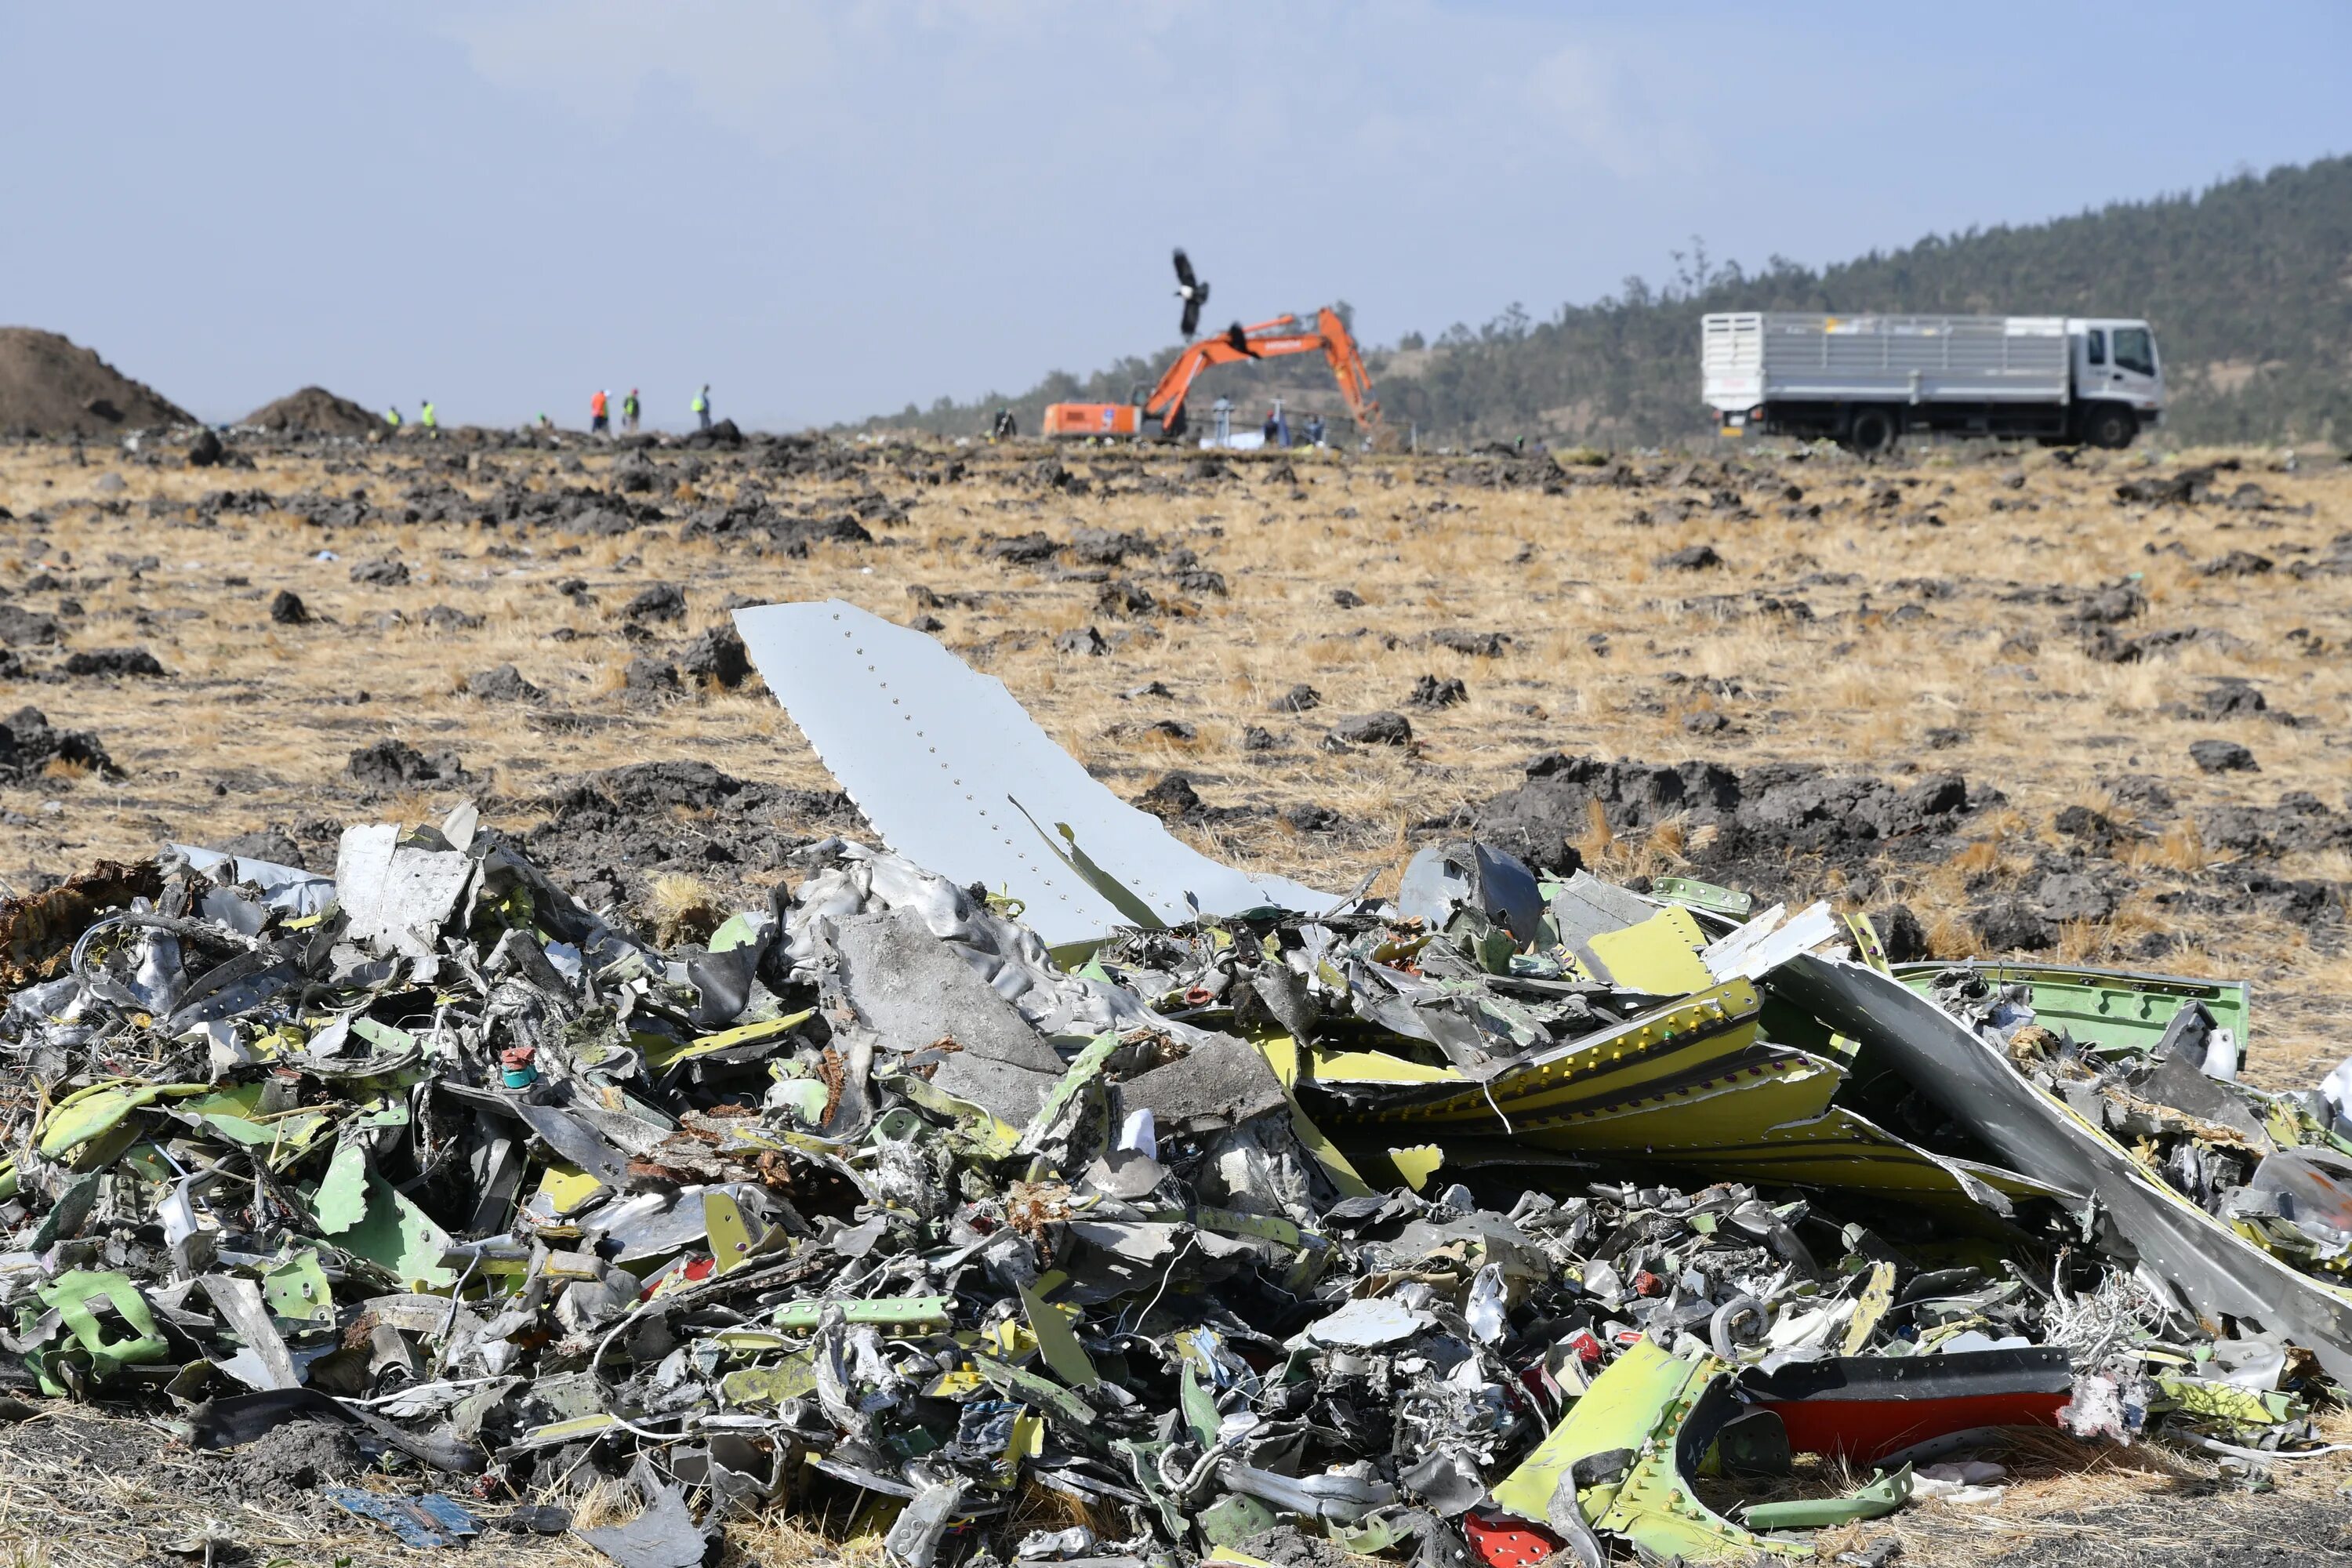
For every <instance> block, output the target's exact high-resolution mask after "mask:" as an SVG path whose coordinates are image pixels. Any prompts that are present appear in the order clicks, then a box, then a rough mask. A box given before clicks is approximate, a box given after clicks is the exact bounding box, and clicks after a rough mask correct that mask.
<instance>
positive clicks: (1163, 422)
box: [1045, 306, 1384, 447]
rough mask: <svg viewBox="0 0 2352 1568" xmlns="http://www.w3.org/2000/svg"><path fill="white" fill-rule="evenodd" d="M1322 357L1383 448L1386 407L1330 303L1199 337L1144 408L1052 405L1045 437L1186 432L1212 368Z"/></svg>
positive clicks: (1368, 431) (1365, 427)
mask: <svg viewBox="0 0 2352 1568" xmlns="http://www.w3.org/2000/svg"><path fill="white" fill-rule="evenodd" d="M1308 353H1320V354H1321V355H1322V356H1323V357H1324V358H1325V359H1327V360H1328V361H1330V362H1331V375H1332V379H1333V380H1335V381H1337V382H1338V383H1339V395H1340V396H1341V397H1342V398H1344V399H1346V400H1347V404H1348V412H1349V413H1350V414H1352V415H1354V416H1355V418H1356V424H1357V426H1358V427H1359V428H1360V429H1361V430H1362V431H1363V432H1364V434H1365V435H1367V436H1369V437H1371V438H1372V444H1373V446H1374V447H1378V446H1379V445H1380V444H1381V440H1380V438H1381V436H1382V434H1383V433H1384V432H1383V430H1382V427H1381V405H1379V404H1378V403H1377V402H1375V401H1373V398H1372V378H1371V377H1370V375H1369V374H1366V372H1365V370H1364V356H1363V355H1362V354H1361V353H1359V352H1357V349H1356V340H1355V339H1354V338H1352V337H1350V336H1349V334H1348V324H1347V323H1346V322H1345V321H1341V320H1339V312H1338V311H1336V310H1332V309H1331V308H1330V307H1328V306H1326V307H1324V308H1323V309H1322V310H1318V311H1316V312H1315V320H1314V321H1313V322H1312V323H1309V322H1308V321H1305V320H1304V319H1303V318H1301V317H1297V316H1276V317H1275V318H1274V319H1273V320H1272V321H1260V322H1259V323H1257V325H1255V326H1254V327H1244V326H1243V325H1242V324H1241V323H1240V322H1238V321H1236V322H1234V324H1233V325H1232V326H1231V327H1229V328H1227V329H1226V330H1225V331H1224V333H1223V336H1221V337H1213V338H1202V340H1201V341H1200V342H1196V343H1192V344H1190V345H1188V346H1187V347H1186V348H1185V350H1184V352H1183V353H1181V354H1179V355H1177V356H1176V363H1173V364H1171V365H1170V366H1169V367H1168V369H1167V372H1166V373H1165V374H1162V375H1161V376H1160V384H1158V385H1157V386H1155V387H1153V388H1152V389H1151V395H1150V396H1149V397H1147V398H1145V399H1144V400H1143V401H1142V402H1141V403H1139V404H1137V403H1055V404H1049V405H1046V408H1045V434H1046V435H1048V436H1063V437H1070V436H1154V435H1156V436H1166V437H1177V436H1181V435H1182V434H1183V433H1184V399H1185V397H1186V395H1189V394H1190V393H1191V392H1192V383H1193V381H1194V379H1195V378H1197V377H1198V376H1199V375H1200V374H1201V373H1202V371H1204V370H1206V369H1208V368H1209V367H1210V366H1211V365H1214V364H1234V363H1239V362H1240V361H1243V360H1254V359H1279V358H1281V357H1283V356H1284V355H1286V354H1308Z"/></svg>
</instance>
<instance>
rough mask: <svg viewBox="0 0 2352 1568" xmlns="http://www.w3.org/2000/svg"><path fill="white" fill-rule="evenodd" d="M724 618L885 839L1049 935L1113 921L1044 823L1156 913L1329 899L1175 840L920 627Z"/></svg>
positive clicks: (813, 608) (815, 617)
mask: <svg viewBox="0 0 2352 1568" xmlns="http://www.w3.org/2000/svg"><path fill="white" fill-rule="evenodd" d="M735 625H736V627H737V629H738V630H740V632H741V633H742V634H743V643H744V646H745V647H746V648H748V649H749V650H750V652H751V662H752V663H753V664H754V665H756V666H757V667H758V668H759V671H760V675H761V679H764V680H766V681H767V683H768V689H769V690H771V691H772V692H774V693H775V694H776V697H777V699H778V700H780V701H782V703H783V705H784V710H785V711H786V712H787V713H789V714H791V715H792V718H793V722H794V723H796V724H798V725H799V726H800V728H801V732H802V733H803V734H804V735H806V736H807V737H808V741H809V744H810V745H812V746H814V748H816V753H817V756H818V758H819V759H820V760H822V761H823V762H824V765H825V766H826V767H827V768H828V769H830V770H831V771H832V773H833V776H834V777H835V779H836V780H838V781H839V782H840V784H841V787H842V788H843V789H845V790H846V791H847V792H848V793H849V797H850V798H851V799H852V800H854V801H856V803H857V805H858V809H859V810H861V811H863V812H864V813H865V814H866V821H868V822H870V823H872V824H873V825H874V827H875V830H876V831H877V832H878V833H880V834H881V835H882V837H883V839H884V841H885V842H887V844H888V845H889V846H890V847H891V848H893V849H895V850H897V851H898V853H899V854H901V855H904V856H906V857H907V858H908V859H910V860H912V861H914V862H915V863H916V864H917V865H919V866H922V867H924V868H928V869H929V870H932V871H936V872H938V873H940V875H941V876H944V877H950V878H953V879H955V880H956V881H959V882H962V883H966V884H970V883H973V882H978V883H981V884H983V885H984V886H986V887H987V888H989V889H991V890H992V891H995V890H1003V891H1004V892H1007V893H1010V894H1011V895H1012V896H1013V897H1014V898H1017V899H1021V900H1024V902H1025V903H1026V904H1027V906H1028V908H1027V910H1026V911H1025V913H1024V916H1023V918H1024V920H1025V921H1027V922H1028V924H1029V925H1030V927H1031V928H1032V929H1034V931H1036V932H1037V934H1038V935H1039V936H1041V937H1043V938H1044V939H1045V941H1046V942H1050V943H1055V944H1059V943H1062V942H1080V941H1084V940H1086V939H1087V938H1089V937H1097V936H1101V935H1103V934H1104V933H1106V932H1108V931H1110V930H1111V929H1112V928H1113V927H1114V926H1118V925H1123V924H1126V923H1127V921H1125V919H1124V918H1123V917H1122V916H1121V915H1120V914H1119V912H1118V910H1117V909H1116V908H1114V907H1113V906H1112V904H1111V903H1110V901H1109V900H1107V899H1105V898H1104V897H1103V896H1102V895H1101V894H1099V893H1097V892H1096V891H1095V890H1094V889H1092V888H1091V887H1089V886H1087V883H1086V881H1085V879H1082V878H1081V877H1079V876H1078V874H1077V873H1076V872H1075V871H1073V870H1072V869H1070V868H1069V867H1067V866H1066V865H1065V864H1063V862H1062V861H1061V860H1060V859H1059V858H1057V857H1056V856H1055V853H1054V851H1053V850H1052V849H1050V848H1048V847H1046V844H1045V839H1044V838H1042V837H1040V836H1039V833H1038V831H1037V829H1038V827H1042V828H1043V829H1045V832H1046V833H1053V832H1054V825H1055V823H1067V824H1069V826H1070V828H1071V830H1072V831H1073V832H1074V833H1076V835H1077V842H1078V847H1079V848H1080V849H1082V850H1084V851H1085V852H1086V853H1087V856H1088V857H1090V858H1092V859H1093V860H1094V861H1095V863H1096V864H1097V865H1098V866H1100V867H1102V868H1104V869H1105V870H1106V871H1108V872H1109V873H1110V874H1111V875H1112V876H1114V877H1116V878H1117V879H1118V880H1119V881H1120V883H1122V884H1123V885H1124V886H1126V887H1127V888H1128V889H1129V890H1130V891H1131V892H1133V893H1135V894H1136V895H1137V896H1138V897H1139V898H1140V899H1142V900H1143V901H1144V902H1145V903H1147V904H1149V905H1150V907H1151V908H1152V909H1153V910H1156V911H1157V912H1158V913H1159V914H1160V917H1161V918H1162V919H1164V920H1167V921H1171V922H1174V921H1181V920H1184V919H1185V918H1187V914H1188V911H1187V910H1186V907H1185V895H1186V894H1188V893H1189V894H1191V895H1192V897H1194V898H1196V899H1198V900H1200V903H1201V907H1202V909H1203V910H1207V911H1209V912H1210V913H1213V914H1237V913H1239V912H1241V911H1242V910H1248V909H1255V908H1263V907H1265V906H1267V905H1273V906H1276V907H1278V908H1283V909H1292V910H1323V909H1328V908H1329V907H1331V906H1332V905H1334V904H1336V903H1338V902H1339V895H1338V894H1334V893H1326V892H1319V891H1318V890H1317V889H1313V888H1308V887H1305V886H1302V885H1301V884H1299V883H1297V882H1293V881H1290V880H1289V879H1286V878H1282V877H1260V876H1252V875H1250V874H1249V873H1247V872H1244V871H1239V870H1236V869H1234V868H1233V867H1231V866H1226V865H1222V864H1220V863H1219V862H1217V861H1215V860H1212V859H1210V858H1208V857H1207V856H1205V855H1202V854H1201V853H1200V852H1199V851H1197V850H1195V849H1193V848H1192V847H1190V846H1188V845H1185V844H1183V843H1181V842H1180V841H1179V840H1177V839H1176V838H1175V837H1172V836H1171V835H1170V833H1169V832H1168V830H1167V829H1166V828H1165V827H1163V826H1160V820H1159V818H1157V817H1154V816H1150V815H1149V814H1147V813H1145V812H1141V811H1139V810H1137V809H1136V808H1135V807H1134V806H1131V805H1128V804H1127V803H1126V802H1125V801H1123V800H1121V799H1119V798H1118V796H1117V795H1113V794H1111V792H1110V791H1109V790H1108V789H1106V788H1105V787H1104V786H1103V785H1102V784H1099V783H1097V781H1096V780H1095V779H1094V778H1093V777H1092V776H1091V775H1090V774H1088V773H1087V771H1086V769H1085V768H1083V767H1081V766H1079V765H1078V763H1077V761H1076V759H1075V758H1073V757H1072V756H1071V755H1070V754H1069V753H1068V752H1065V751H1064V750H1062V748H1061V747H1059V746H1057V745H1055V743H1054V742H1053V740H1052V739H1051V738H1050V737H1048V736H1047V735H1046V733H1045V731H1043V730H1041V729H1039V728H1038V727H1037V724H1036V721H1034V720H1033V719H1031V718H1030V717H1029V715H1028V714H1027V713H1026V712H1024V710H1022V707H1021V704H1020V703H1018V702H1016V701H1014V700H1013V694H1012V693H1011V692H1009V691H1007V690H1005V689H1004V683H1003V681H1001V680H998V679H995V678H994V677H992V676H986V675H982V674H980V673H979V672H978V671H976V670H974V669H972V668H971V667H970V666H969V665H967V664H965V663H964V662H963V661H962V660H961V659H959V658H956V657H955V655H953V654H951V653H950V652H949V651H948V650H947V649H946V648H944V647H940V644H939V643H938V642H937V641H935V640H933V639H932V638H930V637H926V636H925V635H924V634H922V633H921V632H918V631H913V630H910V629H909V628H908V627H906V626H893V625H891V624H890V623H889V622H888V621H886V620H883V619H882V618H881V617H880V616H874V615H869V614H868V613H866V611H864V610H861V609H859V608H857V607H856V605H849V604H845V603H843V602H842V601H840V600H838V599H828V600H824V601H823V602H822V603H815V604H799V605H758V606H756V607H753V608H751V609H744V610H738V611H736V612H735ZM1016 801H1017V802H1018V803H1019V807H1020V808H1019V809H1017V808H1016V807H1015V805H1014V802H1016ZM1022 809H1025V810H1026V811H1027V813H1028V817H1034V819H1035V820H1036V824H1037V826H1036V827H1033V826H1030V823H1029V820H1028V818H1026V817H1024V816H1023V815H1022ZM1058 837H1059V836H1058V835H1056V840H1057V842H1058Z"/></svg>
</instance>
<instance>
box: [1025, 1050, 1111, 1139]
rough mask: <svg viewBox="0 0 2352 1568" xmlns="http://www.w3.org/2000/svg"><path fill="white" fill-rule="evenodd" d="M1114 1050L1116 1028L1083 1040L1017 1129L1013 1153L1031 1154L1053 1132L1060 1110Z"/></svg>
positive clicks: (1073, 1098)
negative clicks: (1033, 1112) (1026, 1122)
mask: <svg viewBox="0 0 2352 1568" xmlns="http://www.w3.org/2000/svg"><path fill="white" fill-rule="evenodd" d="M1117 1049H1118V1031H1117V1030H1113V1031H1111V1032H1110V1033H1108V1034H1103V1035H1097V1036H1096V1037H1094V1038H1093V1039H1091V1040H1089V1041H1087V1047H1086V1049H1084V1050H1082V1051H1080V1052H1079V1053H1078V1054H1077V1056H1076V1058H1073V1059H1072V1061H1071V1063H1070V1067H1069V1070H1068V1071H1067V1072H1065V1073H1064V1074H1063V1075H1062V1078H1061V1081H1060V1082H1058V1083H1056V1084H1055V1085H1054V1087H1053V1089H1052V1090H1051V1091H1050V1092H1049V1093H1048V1094H1047V1095H1046V1096H1045V1103H1044V1104H1043V1105H1040V1106H1039V1107H1038V1108H1037V1114H1036V1115H1034V1116H1033V1117H1031V1118H1030V1119H1029V1125H1028V1126H1026V1127H1024V1128H1023V1129H1022V1130H1021V1141H1020V1142H1018V1143H1016V1144H1014V1145H1013V1151H1014V1152H1016V1153H1021V1154H1034V1153H1035V1152H1037V1151H1038V1149H1039V1148H1041V1147H1042V1146H1043V1145H1044V1144H1045V1140H1046V1139H1047V1138H1048V1137H1050V1136H1051V1135H1052V1134H1053V1131H1054V1128H1055V1124H1056V1123H1057V1122H1059V1121H1061V1120H1062V1112H1063V1111H1064V1110H1067V1109H1068V1108H1069V1104H1070V1101H1072V1100H1076V1098H1077V1097H1078V1095H1079V1094H1080V1093H1081V1092H1082V1091H1083V1090H1084V1089H1086V1087H1087V1085H1088V1084H1090V1083H1092V1082H1093V1081H1094V1080H1095V1079H1096V1078H1097V1075H1099V1074H1100V1073H1101V1072H1102V1068H1103V1063H1105V1062H1107V1061H1108V1060H1110V1054H1111V1053H1112V1052H1113V1051H1115V1050H1117Z"/></svg>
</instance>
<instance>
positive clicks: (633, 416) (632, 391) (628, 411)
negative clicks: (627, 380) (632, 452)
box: [621, 386, 640, 436]
mask: <svg viewBox="0 0 2352 1568" xmlns="http://www.w3.org/2000/svg"><path fill="white" fill-rule="evenodd" d="M639 412H640V405H639V404H638V402H637V389H636V388H635V387H634V386H633V387H631V388H629V395H628V396H626V397H624V398H623V399H621V425H622V427H623V428H625V430H627V431H628V433H629V434H630V435H632V436H634V435H635V434H636V433H637V415H638V413H639Z"/></svg>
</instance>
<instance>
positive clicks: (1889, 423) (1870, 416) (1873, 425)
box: [1845, 408, 1895, 458]
mask: <svg viewBox="0 0 2352 1568" xmlns="http://www.w3.org/2000/svg"><path fill="white" fill-rule="evenodd" d="M1845 449H1846V450H1847V451H1849V452H1852V453H1853V455H1854V456H1855V457H1857V458H1875V457H1879V456H1881V455H1882V454H1884V453H1886V452H1891V451H1893V450H1894V449H1895V416H1893V415H1891V414H1889V413H1887V412H1886V410H1885V409H1884V408H1859V409H1856V410H1855V411H1854V416H1853V424H1851V425H1849V426H1846V437H1845Z"/></svg>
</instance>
